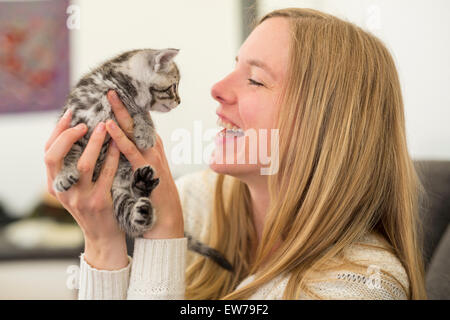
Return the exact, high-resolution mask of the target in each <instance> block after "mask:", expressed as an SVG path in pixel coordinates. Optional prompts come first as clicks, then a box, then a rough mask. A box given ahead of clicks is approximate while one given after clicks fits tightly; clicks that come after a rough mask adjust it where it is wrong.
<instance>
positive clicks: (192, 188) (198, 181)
mask: <svg viewBox="0 0 450 320" xmlns="http://www.w3.org/2000/svg"><path fill="white" fill-rule="evenodd" d="M216 178H217V174H216V173H214V172H213V171H211V170H209V169H207V170H204V171H200V172H195V173H191V174H188V175H185V176H183V177H181V178H179V179H177V181H176V185H177V188H178V192H179V195H180V200H181V204H182V207H183V216H184V226H185V230H186V231H187V232H189V233H190V234H192V235H193V236H194V237H195V238H197V239H199V240H201V241H205V240H206V237H207V235H208V232H209V229H210V227H211V213H212V209H213V195H214V186H215V181H216ZM230 182H231V179H229V177H226V178H225V181H224V183H225V186H224V191H225V192H227V191H229V190H230ZM387 247H388V244H387V243H386V241H385V240H383V239H381V238H380V237H379V236H378V235H375V234H372V233H371V234H367V235H366V236H365V237H363V238H362V239H361V240H360V241H358V242H357V243H355V244H353V245H351V246H349V247H348V248H347V249H346V250H345V252H344V254H345V256H346V258H347V259H348V260H350V261H352V262H356V263H358V264H360V265H363V266H364V267H366V270H365V271H359V272H356V271H355V270H350V269H346V268H342V269H341V270H337V271H336V270H335V271H329V272H323V273H320V274H319V275H318V276H317V277H316V278H315V279H314V281H311V283H310V285H309V287H308V288H309V290H310V292H309V293H306V292H305V293H302V295H301V296H300V299H316V298H322V299H407V297H408V294H407V292H408V291H409V280H408V276H407V274H406V271H405V269H404V267H403V265H402V264H401V262H400V260H399V259H398V258H397V257H396V256H395V255H394V254H393V253H391V252H390V251H389V250H385V248H387ZM388 249H389V248H388ZM198 257H199V255H198V254H197V253H193V252H191V251H187V239H186V238H181V239H168V240H146V239H136V241H135V248H134V254H133V261H132V262H131V259H130V264H129V265H128V266H127V267H126V268H124V269H121V270H117V271H104V270H96V269H94V268H92V267H90V266H89V265H88V264H87V263H86V262H85V261H84V259H83V255H82V256H81V276H80V293H79V297H80V299H126V298H128V299H183V298H184V292H185V275H184V273H185V270H186V268H187V267H188V266H189V265H191V263H193V261H194V260H195V259H196V258H198ZM289 277H290V275H289V274H283V275H279V276H278V277H276V278H275V279H273V280H272V281H270V282H269V283H267V284H265V285H264V286H262V287H261V288H260V289H259V290H258V291H257V292H255V293H254V294H253V295H252V296H251V297H250V299H281V298H282V296H283V293H284V290H285V288H286V285H287V282H288V280H289ZM253 278H254V277H253V276H249V277H247V278H246V279H244V280H243V281H242V282H241V284H240V285H239V287H242V286H244V285H245V284H247V283H249V282H251V281H252V280H253Z"/></svg>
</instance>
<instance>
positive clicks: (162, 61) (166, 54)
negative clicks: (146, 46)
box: [153, 48, 180, 72]
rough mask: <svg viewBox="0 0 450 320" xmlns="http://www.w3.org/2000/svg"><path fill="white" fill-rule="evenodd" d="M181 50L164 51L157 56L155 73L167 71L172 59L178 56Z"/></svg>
mask: <svg viewBox="0 0 450 320" xmlns="http://www.w3.org/2000/svg"><path fill="white" fill-rule="evenodd" d="M179 51H180V50H179V49H172V48H170V49H163V50H160V51H159V52H158V53H157V54H156V55H155V64H154V67H153V70H154V71H155V72H161V71H166V70H167V68H168V66H169V64H170V62H171V61H172V59H173V58H174V57H175V56H176V55H177V54H178V52H179Z"/></svg>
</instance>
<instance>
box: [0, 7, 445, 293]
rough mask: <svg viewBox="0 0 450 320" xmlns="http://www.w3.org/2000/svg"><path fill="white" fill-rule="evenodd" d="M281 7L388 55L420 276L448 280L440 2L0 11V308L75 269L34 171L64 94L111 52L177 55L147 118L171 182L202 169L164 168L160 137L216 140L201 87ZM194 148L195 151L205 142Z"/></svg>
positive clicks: (54, 208)
mask: <svg viewBox="0 0 450 320" xmlns="http://www.w3.org/2000/svg"><path fill="white" fill-rule="evenodd" d="M283 7H307V8H314V9H318V10H322V11H324V12H327V13H331V14H334V15H336V16H338V17H340V18H342V19H344V20H348V21H351V22H353V23H356V24H357V25H359V26H361V27H362V28H364V29H365V30H367V31H370V32H372V33H373V34H375V35H377V36H378V37H379V38H380V39H381V40H382V41H384V43H385V44H386V46H387V47H388V48H389V50H390V51H391V53H392V55H393V57H394V59H395V61H396V64H397V68H398V71H399V75H400V80H401V84H402V90H403V97H404V103H405V114H406V128H407V138H408V147H409V150H410V154H411V156H412V157H413V159H414V160H415V163H416V164H417V165H418V168H419V169H420V170H421V172H423V175H422V176H423V181H424V183H425V184H427V185H428V184H429V190H430V194H431V195H432V196H433V197H434V198H433V199H431V200H430V201H429V203H431V204H430V205H429V207H428V209H427V210H426V211H425V210H424V212H426V213H424V215H426V217H425V218H424V219H425V220H426V221H429V225H428V228H430V229H429V231H430V233H432V234H433V237H434V238H433V239H431V240H430V241H429V246H428V248H427V249H426V250H427V251H426V252H425V255H426V261H427V267H428V265H430V268H431V267H432V268H434V269H436V268H437V270H440V269H439V268H442V267H444V269H448V267H449V266H450V262H449V260H448V254H445V255H444V262H442V260H439V262H433V261H435V260H436V259H437V258H435V256H434V255H435V254H436V253H437V252H444V251H447V252H450V248H449V247H448V244H447V247H445V246H444V245H445V244H443V241H444V240H443V239H444V238H445V237H447V238H449V237H450V235H449V234H450V231H449V228H448V222H449V220H448V218H449V214H450V204H449V201H450V200H449V197H450V194H449V190H450V167H449V163H450V90H449V88H450V59H449V57H450V40H449V39H450V2H449V1H447V0H431V1H423V0H389V1H388V0H309V1H308V0H301V1H300V0H299V1H288V0H259V1H245V0H227V1H223V0H190V1H183V0H164V1H162V0H150V1H141V0H127V1H125V0H109V1H107V0H90V1H88V0H78V1H75V0H74V1H68V0H67V1H66V0H36V1H1V0H0V150H1V157H0V181H1V183H0V299H73V298H75V297H76V293H77V292H76V290H75V289H76V288H75V287H76V285H75V283H76V281H74V279H76V275H77V269H76V268H75V267H71V266H76V265H77V264H78V256H79V254H80V253H81V251H82V247H83V240H82V236H81V233H80V231H79V229H78V227H77V226H76V225H75V224H74V222H73V220H72V218H71V217H70V215H69V214H68V213H67V212H65V211H64V210H63V209H62V208H61V207H59V205H58V203H57V202H56V201H55V200H54V199H53V198H52V197H51V196H49V195H48V194H47V193H46V175H45V166H44V162H43V157H44V144H45V142H46V140H47V139H48V137H49V135H50V133H51V131H52V129H53V127H54V126H55V123H56V118H57V116H58V114H59V112H60V109H61V108H62V106H63V104H64V99H65V97H66V95H67V94H68V92H69V90H70V88H71V86H73V85H74V84H75V83H76V81H77V80H78V79H79V78H80V77H81V76H82V75H83V74H85V73H87V72H89V71H90V69H91V68H93V67H96V66H97V65H98V64H100V63H102V62H104V61H105V60H107V59H109V58H111V57H113V56H115V55H116V54H118V53H120V52H123V51H127V50H131V49H137V48H178V49H180V53H179V55H178V56H177V57H176V59H175V61H176V62H177V64H178V66H179V69H180V72H181V82H180V88H179V93H180V96H181V99H182V102H181V105H180V106H179V107H178V108H176V109H175V110H173V111H171V112H170V113H166V114H156V113H154V114H153V115H152V116H153V118H154V122H155V123H156V127H157V130H158V132H159V134H160V136H161V137H162V139H163V141H164V144H165V149H166V154H167V157H168V160H169V162H170V165H171V169H172V172H173V175H174V177H179V176H181V175H183V174H185V173H189V172H192V171H196V170H199V169H202V168H205V167H207V164H206V163H203V162H200V161H197V160H196V159H195V158H194V155H193V157H192V159H191V160H192V161H190V163H179V162H177V161H173V157H172V151H173V147H174V146H175V145H176V144H177V142H178V141H177V140H176V139H174V137H173V136H172V133H173V132H174V130H177V129H185V130H187V131H186V132H189V133H191V134H192V135H193V136H194V135H195V134H196V132H198V131H196V130H201V132H205V131H206V130H208V129H214V128H216V124H215V122H216V115H215V109H216V108H217V106H218V105H217V103H216V102H215V101H214V100H213V99H212V98H211V96H210V89H211V87H212V85H213V84H214V83H215V82H217V81H219V80H220V79H222V78H223V77H224V76H226V75H227V74H228V73H229V72H230V71H231V70H232V69H233V67H234V58H235V56H236V55H237V52H238V50H239V47H240V45H241V44H242V42H243V41H244V40H245V38H246V36H247V35H248V34H249V32H250V31H251V29H250V26H251V23H252V22H253V21H254V20H255V19H257V18H258V17H260V16H262V15H264V14H265V13H267V12H269V11H271V10H273V9H277V8H283ZM199 128H201V129H199ZM203 141H204V143H203V145H202V146H200V148H205V147H207V145H208V143H210V142H211V141H209V140H208V139H207V137H204V139H203ZM197 151H198V150H197ZM194 152H195V150H194ZM429 212H432V213H429ZM432 214H433V215H432ZM448 242H449V241H448V240H447V242H445V243H448ZM433 259H434V260H433ZM439 259H442V258H439ZM445 259H447V260H445ZM433 263H434V264H433ZM442 264H443V266H441V265H442ZM436 265H437V266H436ZM434 269H433V270H434ZM442 277H446V278H442ZM429 281H430V283H431V282H433V281H434V282H433V283H442V282H444V283H447V284H448V283H450V278H449V276H448V274H444V275H443V274H442V273H439V272H438V271H436V272H433V274H432V275H431V273H430V275H429ZM433 290H434V291H433ZM436 290H437V291H436ZM439 290H441V291H439ZM442 290H443V291H442ZM430 292H431V296H432V297H434V298H442V297H447V299H448V298H449V297H450V295H447V294H449V291H448V286H446V287H445V288H443V289H442V288H440V289H439V288H438V289H433V288H432V285H431V284H430ZM446 295H447V296H446Z"/></svg>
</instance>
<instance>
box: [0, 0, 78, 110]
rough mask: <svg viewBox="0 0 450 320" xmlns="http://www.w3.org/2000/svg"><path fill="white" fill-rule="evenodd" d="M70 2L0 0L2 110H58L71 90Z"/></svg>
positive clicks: (0, 104)
mask: <svg viewBox="0 0 450 320" xmlns="http://www.w3.org/2000/svg"><path fill="white" fill-rule="evenodd" d="M68 5H69V1H66V0H42V1H8V2H0V112H1V113H14V112H27V111H43V110H52V109H60V108H61V106H62V104H63V103H64V100H65V98H66V96H67V94H68V92H69V30H68V28H67V27H66V19H67V15H66V9H67V6H68Z"/></svg>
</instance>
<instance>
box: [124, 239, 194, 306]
mask: <svg viewBox="0 0 450 320" xmlns="http://www.w3.org/2000/svg"><path fill="white" fill-rule="evenodd" d="M186 248H187V238H181V239H170V240H146V239H142V238H139V239H136V240H135V243H134V254H133V256H134V257H135V258H134V261H133V266H132V268H131V279H130V287H129V290H128V299H152V300H159V299H184V291H185V283H184V278H185V277H184V274H185V268H186Z"/></svg>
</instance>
